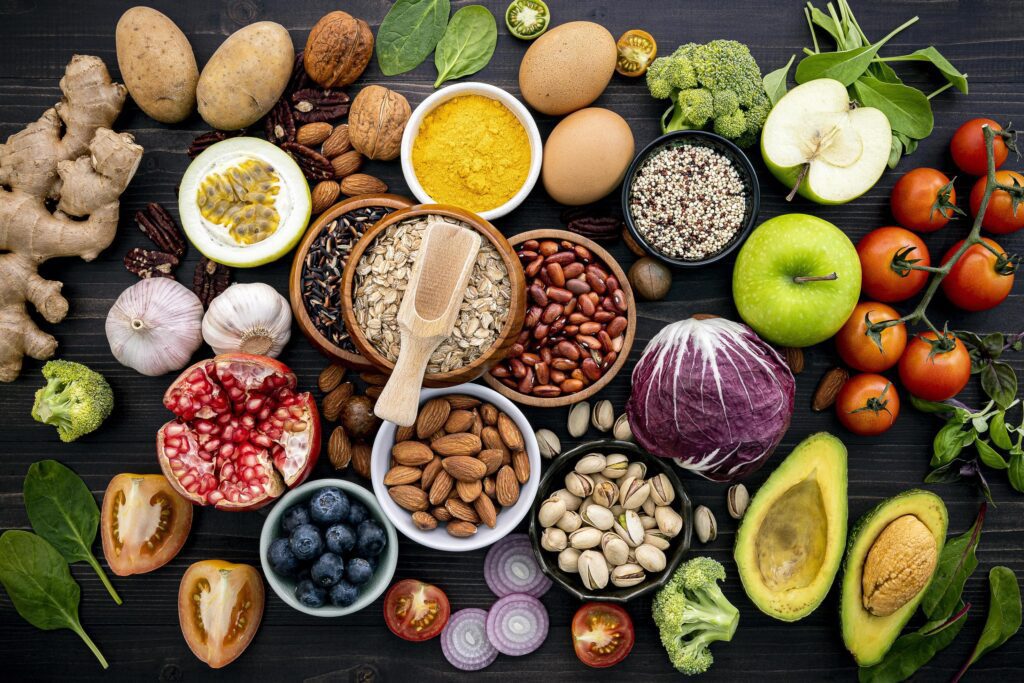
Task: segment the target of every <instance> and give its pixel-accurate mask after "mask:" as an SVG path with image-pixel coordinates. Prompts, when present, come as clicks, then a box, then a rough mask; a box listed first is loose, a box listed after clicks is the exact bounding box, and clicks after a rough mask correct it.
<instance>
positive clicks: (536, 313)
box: [523, 306, 544, 329]
mask: <svg viewBox="0 0 1024 683" xmlns="http://www.w3.org/2000/svg"><path fill="white" fill-rule="evenodd" d="M543 312H544V309H543V308H541V307H540V306H530V308H528V309H527V310H526V317H525V318H523V327H524V328H527V329H529V328H531V327H533V326H534V325H536V324H537V323H539V322H540V316H541V314H542V313H543Z"/></svg>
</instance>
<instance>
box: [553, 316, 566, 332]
mask: <svg viewBox="0 0 1024 683" xmlns="http://www.w3.org/2000/svg"><path fill="white" fill-rule="evenodd" d="M563 330H565V318H559V319H558V320H556V321H555V322H553V323H551V330H550V332H549V334H551V335H552V336H554V335H561V334H562V332H563Z"/></svg>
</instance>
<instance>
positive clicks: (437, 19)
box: [377, 0, 451, 76]
mask: <svg viewBox="0 0 1024 683" xmlns="http://www.w3.org/2000/svg"><path fill="white" fill-rule="evenodd" d="M449 12H451V2H450V0H398V1H397V2H396V3H395V4H394V5H392V6H391V9H390V10H388V13H387V15H386V16H385V17H384V21H382V22H380V28H379V29H377V61H378V62H379V63H380V70H381V71H382V72H383V73H384V75H385V76H394V75H396V74H401V73H405V72H406V71H411V70H412V69H415V68H416V67H417V66H419V65H420V64H422V63H423V60H425V59H426V58H427V55H429V54H430V53H431V52H432V51H433V50H434V47H435V46H436V45H437V41H439V40H441V36H442V35H444V27H445V26H447V25H448V14H449Z"/></svg>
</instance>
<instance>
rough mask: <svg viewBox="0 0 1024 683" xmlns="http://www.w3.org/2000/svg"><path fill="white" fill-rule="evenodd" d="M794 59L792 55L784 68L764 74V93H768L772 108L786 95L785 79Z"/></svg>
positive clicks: (794, 56)
mask: <svg viewBox="0 0 1024 683" xmlns="http://www.w3.org/2000/svg"><path fill="white" fill-rule="evenodd" d="M795 59H796V55H792V56H791V57H790V58H789V61H788V62H786V66H784V67H782V68H781V69H776V70H775V71H772V72H771V73H769V74H765V77H764V91H765V92H766V93H768V99H769V100H771V103H772V106H773V107H774V106H775V105H776V104H778V103H779V100H781V99H782V97H783V95H785V94H786V77H787V76H788V75H789V67H791V66H793V60H795Z"/></svg>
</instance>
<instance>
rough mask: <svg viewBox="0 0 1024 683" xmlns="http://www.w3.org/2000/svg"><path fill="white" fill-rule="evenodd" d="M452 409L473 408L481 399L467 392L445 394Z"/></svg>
mask: <svg viewBox="0 0 1024 683" xmlns="http://www.w3.org/2000/svg"><path fill="white" fill-rule="evenodd" d="M445 398H446V399H448V403H449V404H450V405H451V407H452V410H472V409H473V408H476V407H477V406H479V405H480V399H476V398H473V397H472V396H466V395H465V394H448V395H447V396H445Z"/></svg>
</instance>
